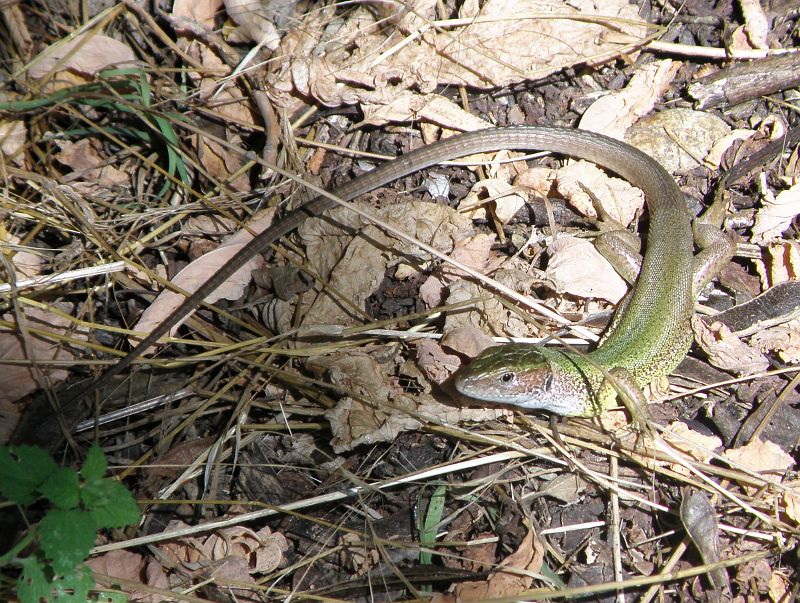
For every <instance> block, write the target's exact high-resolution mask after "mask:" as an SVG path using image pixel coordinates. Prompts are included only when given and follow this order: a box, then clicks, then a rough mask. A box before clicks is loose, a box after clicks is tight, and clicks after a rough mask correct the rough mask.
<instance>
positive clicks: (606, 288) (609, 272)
mask: <svg viewBox="0 0 800 603" xmlns="http://www.w3.org/2000/svg"><path fill="white" fill-rule="evenodd" d="M548 251H549V252H550V261H549V262H548V263H547V276H548V278H550V280H552V281H553V283H555V285H556V288H557V289H558V291H559V293H569V294H570V295H577V296H578V297H592V298H600V299H605V300H607V301H610V302H612V303H616V302H618V301H619V300H620V299H622V298H623V296H624V295H625V293H626V292H627V290H628V286H627V285H626V284H625V281H624V280H623V279H622V277H621V276H620V275H619V274H617V272H616V271H615V270H614V268H613V267H612V266H611V264H609V263H608V260H606V259H605V258H604V257H603V256H602V255H601V254H600V252H599V251H597V249H595V247H594V245H592V244H591V243H590V242H589V241H586V240H585V239H578V238H576V237H570V236H561V237H559V238H558V239H556V240H555V241H554V242H553V243H552V244H551V245H550V247H549V248H548Z"/></svg>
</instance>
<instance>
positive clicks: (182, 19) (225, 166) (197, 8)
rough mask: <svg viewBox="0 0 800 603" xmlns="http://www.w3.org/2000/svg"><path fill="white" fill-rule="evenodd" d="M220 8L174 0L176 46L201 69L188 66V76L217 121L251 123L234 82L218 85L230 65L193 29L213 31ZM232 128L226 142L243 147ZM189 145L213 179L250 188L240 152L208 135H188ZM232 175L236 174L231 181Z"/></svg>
mask: <svg viewBox="0 0 800 603" xmlns="http://www.w3.org/2000/svg"><path fill="white" fill-rule="evenodd" d="M221 7H222V2H221V0H203V1H202V2H195V1H193V0H177V1H176V2H175V4H174V5H173V8H172V14H173V16H174V17H176V19H175V22H176V24H177V25H176V31H177V32H178V33H179V34H180V37H179V38H178V45H179V46H180V48H181V49H182V50H183V51H184V52H185V53H186V54H188V55H189V56H191V57H192V58H194V59H195V62H196V63H198V64H200V65H202V69H194V68H193V69H190V70H189V71H187V75H188V77H190V78H192V79H193V80H194V81H195V82H196V84H197V87H198V88H199V90H200V98H201V100H202V102H203V104H204V107H205V109H206V110H207V111H210V112H211V113H214V114H216V115H218V116H219V118H220V119H219V121H220V122H222V123H226V122H228V121H230V122H233V123H236V124H247V125H253V126H254V125H255V119H254V117H253V114H252V112H251V111H250V102H249V100H248V98H246V97H245V95H244V93H243V92H242V91H241V89H240V88H239V86H238V84H237V83H235V82H226V83H224V84H222V85H221V84H220V76H221V75H228V74H229V73H230V71H231V69H230V67H228V65H227V64H226V63H225V62H224V61H223V60H222V59H221V58H220V56H219V54H218V53H217V52H216V51H215V50H212V49H211V48H209V47H208V46H206V45H205V43H204V42H203V41H202V40H201V38H200V37H199V36H198V35H197V32H204V33H205V32H208V33H211V32H212V31H213V30H214V27H215V26H216V25H215V18H216V15H217V13H218V11H219V10H220V9H221ZM238 132H239V128H238V127H237V129H236V131H233V130H228V131H226V132H225V136H224V138H225V139H226V142H227V143H229V145H233V146H234V147H237V146H238V147H243V146H244V141H243V140H242V138H241V136H240V135H239V133H238ZM192 144H193V145H194V147H195V148H196V149H197V155H198V157H199V158H200V162H201V164H202V165H203V167H204V168H205V169H206V171H208V173H209V174H210V175H211V176H213V177H214V179H216V180H222V181H224V182H226V183H227V185H228V186H230V187H231V188H232V189H233V190H235V191H238V192H241V193H247V192H249V191H250V190H251V184H250V177H249V175H248V174H247V173H240V171H241V170H240V168H241V167H242V166H243V165H244V162H245V160H246V159H245V157H244V156H243V155H242V154H241V153H235V152H233V151H231V150H230V148H229V146H228V145H223V144H221V143H219V142H217V141H216V140H213V139H212V138H209V137H207V136H203V135H202V134H201V133H197V134H196V135H195V136H193V137H192ZM233 174H238V175H237V176H236V178H234V179H232V180H231V176H232V175H233Z"/></svg>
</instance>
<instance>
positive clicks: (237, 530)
mask: <svg viewBox="0 0 800 603" xmlns="http://www.w3.org/2000/svg"><path fill="white" fill-rule="evenodd" d="M288 548H289V543H288V542H287V541H286V538H285V537H284V536H283V534H280V533H277V532H276V533H272V530H270V529H269V527H267V526H264V527H263V528H261V529H260V530H258V531H257V532H256V531H254V530H251V529H250V528H247V527H245V526H233V527H231V528H222V529H220V530H217V531H216V532H214V533H213V534H211V535H210V536H209V537H208V538H207V539H206V540H205V541H204V542H203V545H202V549H203V551H204V552H205V554H206V558H207V559H209V560H211V561H219V560H222V559H228V558H231V557H238V558H239V559H242V560H243V561H245V565H244V567H246V568H248V572H247V573H248V574H253V573H269V572H271V571H273V570H274V569H275V568H277V567H278V565H280V562H281V561H282V560H283V554H284V552H286V550H287V549H288Z"/></svg>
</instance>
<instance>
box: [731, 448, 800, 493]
mask: <svg viewBox="0 0 800 603" xmlns="http://www.w3.org/2000/svg"><path fill="white" fill-rule="evenodd" d="M722 457H723V458H724V459H727V460H729V461H731V466H732V467H733V468H734V469H735V468H737V467H744V468H746V469H749V470H751V471H755V472H756V473H759V474H760V475H761V476H762V477H763V478H764V479H765V480H766V481H772V482H780V481H781V478H782V476H783V474H784V472H785V471H786V470H787V469H788V468H789V467H791V466H792V465H794V459H793V458H792V457H791V456H789V455H788V454H786V453H785V452H784V451H783V449H782V448H781V447H780V446H778V445H777V444H774V443H773V442H771V441H769V440H767V441H766V442H763V441H761V440H760V439H758V438H755V439H754V440H752V441H750V442H748V443H747V444H746V445H744V446H741V447H739V448H730V449H728V450H726V451H725V452H723V453H722ZM746 489H747V490H749V491H751V492H755V491H756V490H758V488H756V487H754V486H747V487H746Z"/></svg>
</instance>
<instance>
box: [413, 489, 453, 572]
mask: <svg viewBox="0 0 800 603" xmlns="http://www.w3.org/2000/svg"><path fill="white" fill-rule="evenodd" d="M446 494H447V489H446V488H445V487H444V486H437V487H436V489H435V490H434V491H433V494H432V495H431V500H430V502H429V503H428V512H427V513H426V514H425V520H424V521H423V523H422V527H421V528H420V531H419V542H420V544H421V545H422V546H424V547H426V546H427V547H433V546H436V534H437V533H438V529H439V524H440V523H441V521H442V515H443V514H444V503H445V497H446ZM432 560H433V555H432V554H431V553H430V552H429V551H421V552H420V554H419V562H420V564H422V565H430V564H431V562H432Z"/></svg>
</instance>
